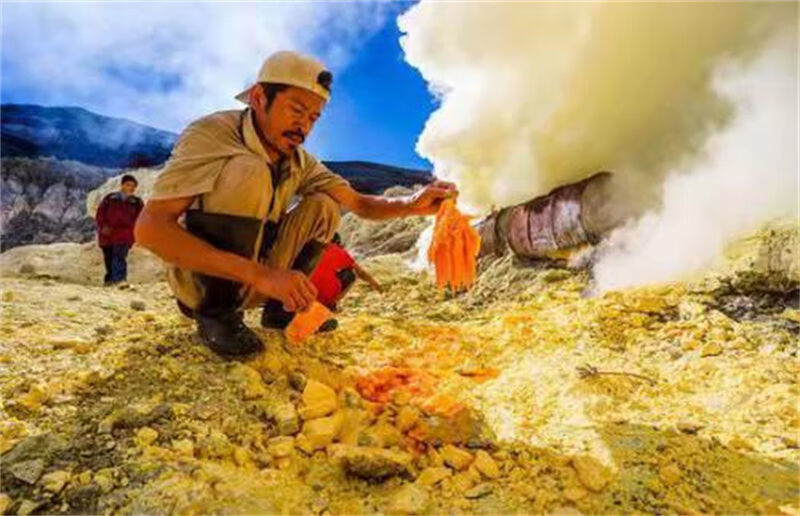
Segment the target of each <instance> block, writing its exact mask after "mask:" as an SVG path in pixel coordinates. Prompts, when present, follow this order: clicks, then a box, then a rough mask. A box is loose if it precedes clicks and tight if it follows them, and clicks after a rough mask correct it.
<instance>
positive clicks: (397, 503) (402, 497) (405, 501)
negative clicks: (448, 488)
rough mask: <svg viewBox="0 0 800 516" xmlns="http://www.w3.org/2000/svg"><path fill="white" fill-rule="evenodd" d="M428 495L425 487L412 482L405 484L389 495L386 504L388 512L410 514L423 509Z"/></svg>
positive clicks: (427, 502)
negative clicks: (389, 497)
mask: <svg viewBox="0 0 800 516" xmlns="http://www.w3.org/2000/svg"><path fill="white" fill-rule="evenodd" d="M429 502H430V495H429V494H428V492H427V491H426V490H425V489H422V488H420V487H419V486H416V485H414V484H406V485H404V486H403V487H401V488H400V489H398V490H397V492H396V493H395V494H394V495H393V496H392V497H391V499H390V500H389V503H388V504H387V506H386V512H387V513H388V514H398V515H410V514H420V513H422V512H424V511H425V509H426V507H427V506H428V504H429Z"/></svg>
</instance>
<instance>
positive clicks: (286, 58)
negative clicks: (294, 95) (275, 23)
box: [236, 50, 333, 104]
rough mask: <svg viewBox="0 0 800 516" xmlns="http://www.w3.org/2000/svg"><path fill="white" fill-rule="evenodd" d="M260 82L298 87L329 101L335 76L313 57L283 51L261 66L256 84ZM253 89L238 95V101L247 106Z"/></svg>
mask: <svg viewBox="0 0 800 516" xmlns="http://www.w3.org/2000/svg"><path fill="white" fill-rule="evenodd" d="M259 82H274V83H278V84H288V85H290V86H297V87H298V88H303V89H306V90H308V91H310V92H312V93H315V94H317V95H319V96H320V97H322V98H323V99H325V100H326V101H327V100H329V99H330V97H331V89H330V88H331V83H332V82H333V74H331V72H329V71H328V70H327V69H326V68H325V65H323V64H322V63H321V62H320V61H318V60H317V59H315V58H313V57H311V56H307V55H304V54H301V53H299V52H292V51H289V50H283V51H280V52H275V53H274V54H272V55H271V56H269V57H268V58H266V59H265V60H264V64H262V65H261V70H259V72H258V79H256V83H259ZM252 87H253V85H251V86H250V87H249V88H247V89H246V90H244V91H243V92H241V93H239V94H238V95H236V100H239V101H241V102H244V103H245V104H247V103H248V97H249V94H250V89H251V88H252Z"/></svg>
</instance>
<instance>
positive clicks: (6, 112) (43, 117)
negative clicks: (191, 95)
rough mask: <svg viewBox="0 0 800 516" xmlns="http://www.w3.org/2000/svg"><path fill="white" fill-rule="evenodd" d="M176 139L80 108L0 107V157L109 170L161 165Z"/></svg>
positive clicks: (165, 132)
mask: <svg viewBox="0 0 800 516" xmlns="http://www.w3.org/2000/svg"><path fill="white" fill-rule="evenodd" d="M177 138H178V135H176V134H175V133H171V132H168V131H162V130H160V129H155V128H153V127H148V126H146V125H142V124H138V123H136V122H131V121H130V120H125V119H122V118H112V117H108V116H103V115H98V114H97V113H92V112H91V111H88V110H86V109H83V108H80V107H46V106H36V105H32V104H4V105H2V106H0V155H2V157H4V158H10V157H24V158H47V157H52V158H56V159H60V160H72V161H79V162H81V163H85V164H87V165H94V166H98V167H109V168H136V167H152V166H156V165H160V164H161V163H163V162H164V161H166V159H167V158H168V157H169V154H170V151H171V150H172V146H173V145H174V144H175V141H176V140H177Z"/></svg>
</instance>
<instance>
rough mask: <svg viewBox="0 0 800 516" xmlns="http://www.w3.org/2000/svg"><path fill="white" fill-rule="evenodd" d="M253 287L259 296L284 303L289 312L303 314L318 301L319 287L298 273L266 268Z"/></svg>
mask: <svg viewBox="0 0 800 516" xmlns="http://www.w3.org/2000/svg"><path fill="white" fill-rule="evenodd" d="M252 285H253V288H255V289H256V292H258V293H259V294H261V295H263V296H266V297H270V298H273V299H277V300H278V301H280V302H281V303H283V308H284V310H286V311H287V312H302V311H303V310H305V309H306V308H308V307H309V305H311V303H312V302H313V301H314V300H315V299H317V287H315V286H314V284H313V283H311V280H309V279H308V277H307V276H306V275H305V274H303V273H302V272H298V271H293V270H288V271H287V270H282V269H273V268H270V267H264V268H262V269H261V271H260V273H259V274H258V275H257V276H256V278H255V281H254V282H253V283H252Z"/></svg>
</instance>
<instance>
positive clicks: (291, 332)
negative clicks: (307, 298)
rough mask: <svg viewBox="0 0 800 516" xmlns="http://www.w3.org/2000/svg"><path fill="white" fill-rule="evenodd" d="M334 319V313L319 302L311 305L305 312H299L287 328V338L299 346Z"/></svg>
mask: <svg viewBox="0 0 800 516" xmlns="http://www.w3.org/2000/svg"><path fill="white" fill-rule="evenodd" d="M332 318H333V312H331V311H330V310H328V308H327V307H326V306H325V305H323V304H322V303H320V302H318V301H314V302H313V303H311V306H310V307H309V308H308V309H307V310H306V311H305V312H297V313H296V314H295V316H294V318H293V319H292V321H291V322H290V323H289V325H288V326H287V327H286V330H284V331H285V333H286V338H287V339H288V340H289V342H291V343H292V344H297V343H300V342H302V341H304V340H305V339H306V338H308V336H309V335H312V334H313V333H314V332H315V331H317V330H318V329H319V327H320V326H322V324H323V323H324V322H325V321H327V320H328V319H332Z"/></svg>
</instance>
